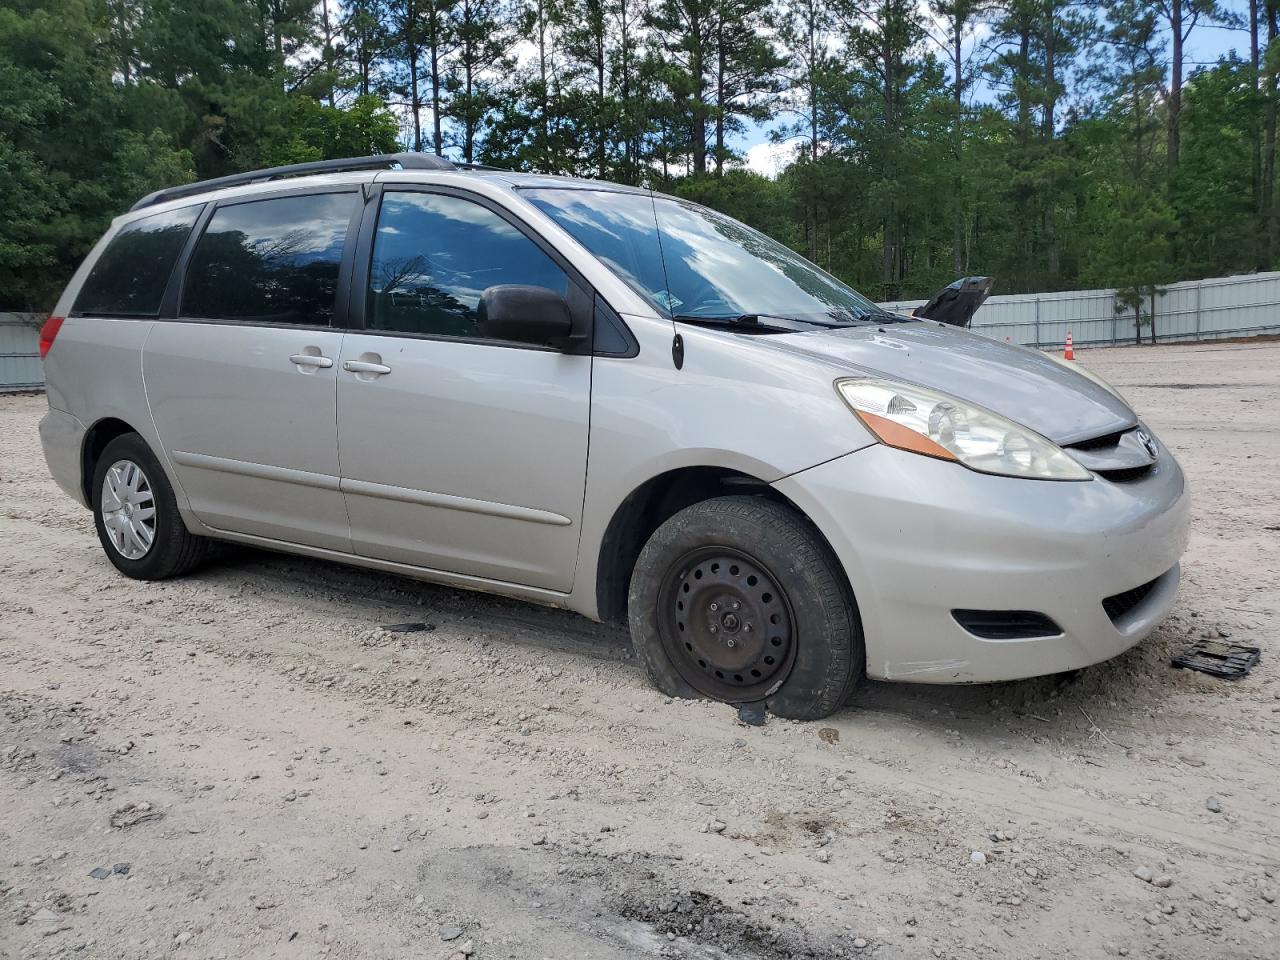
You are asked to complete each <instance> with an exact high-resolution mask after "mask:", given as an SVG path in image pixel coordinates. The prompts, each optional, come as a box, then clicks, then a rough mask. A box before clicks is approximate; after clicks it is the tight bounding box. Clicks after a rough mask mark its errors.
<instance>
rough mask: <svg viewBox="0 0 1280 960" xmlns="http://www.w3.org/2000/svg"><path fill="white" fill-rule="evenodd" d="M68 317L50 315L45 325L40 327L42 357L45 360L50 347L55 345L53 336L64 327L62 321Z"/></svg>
mask: <svg viewBox="0 0 1280 960" xmlns="http://www.w3.org/2000/svg"><path fill="white" fill-rule="evenodd" d="M65 319H66V317H50V318H49V319H48V320H46V321H45V322H44V326H43V327H41V328H40V359H41V360H43V359H44V358H45V357H46V356H48V354H49V348H50V347H52V346H53V338H54V337H56V336H57V335H58V331H59V330H61V329H62V321H63V320H65Z"/></svg>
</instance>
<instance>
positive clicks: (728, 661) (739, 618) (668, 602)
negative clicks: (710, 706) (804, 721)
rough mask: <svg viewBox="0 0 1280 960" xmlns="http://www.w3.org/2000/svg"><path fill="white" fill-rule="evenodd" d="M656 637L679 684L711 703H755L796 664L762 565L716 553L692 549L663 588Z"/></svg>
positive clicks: (781, 605) (778, 592)
mask: <svg viewBox="0 0 1280 960" xmlns="http://www.w3.org/2000/svg"><path fill="white" fill-rule="evenodd" d="M658 603H659V608H660V611H661V613H660V615H659V616H660V619H659V632H660V634H661V637H662V643H663V646H664V647H665V649H666V651H667V655H668V656H669V657H670V658H671V662H672V665H673V666H675V668H676V669H677V671H678V672H679V673H680V675H681V677H683V678H684V679H685V681H686V682H687V683H688V684H689V685H690V686H691V687H693V688H694V689H696V690H698V691H699V692H700V693H702V694H703V695H705V696H708V697H711V698H713V699H716V700H726V701H739V702H747V701H754V700H761V699H764V697H765V696H766V695H767V694H768V693H770V692H771V691H772V690H773V689H774V688H775V687H776V686H777V685H778V684H779V683H780V682H781V681H782V680H783V679H784V678H785V677H786V675H787V672H788V671H789V670H790V669H791V665H792V663H793V662H794V660H795V644H794V643H793V642H792V641H793V636H792V620H793V618H792V615H791V607H790V603H789V602H788V600H787V597H786V594H785V593H784V592H783V591H782V589H781V588H780V587H779V586H778V584H777V582H776V581H775V579H774V577H773V576H772V575H771V574H770V573H769V572H768V570H767V569H766V568H765V566H764V565H763V564H761V563H760V562H759V561H757V560H755V559H753V558H752V557H749V556H748V555H747V554H745V553H742V552H739V551H737V550H731V549H727V548H723V547H712V548H709V549H708V548H704V549H700V550H694V551H692V552H691V553H689V554H686V555H685V556H684V557H682V558H680V560H679V561H678V562H677V563H675V564H674V565H672V567H671V568H670V569H669V571H668V574H667V576H666V578H665V580H664V582H663V586H662V591H661V595H660V599H659V601H658Z"/></svg>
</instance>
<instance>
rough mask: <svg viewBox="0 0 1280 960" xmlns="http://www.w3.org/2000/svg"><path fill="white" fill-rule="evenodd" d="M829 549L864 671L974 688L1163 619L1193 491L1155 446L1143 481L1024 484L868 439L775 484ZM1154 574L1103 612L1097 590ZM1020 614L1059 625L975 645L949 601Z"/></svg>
mask: <svg viewBox="0 0 1280 960" xmlns="http://www.w3.org/2000/svg"><path fill="white" fill-rule="evenodd" d="M774 486H775V487H776V488H777V489H778V490H779V492H781V493H783V494H784V495H786V496H787V497H789V498H790V499H791V500H792V501H793V502H794V503H796V505H797V506H799V507H800V508H801V509H802V510H804V511H805V512H806V513H807V514H808V516H809V517H810V518H811V519H812V520H813V521H814V523H816V524H817V525H818V528H819V529H820V530H821V531H822V533H823V534H824V535H825V536H826V538H827V540H828V541H829V542H830V544H831V546H832V548H833V549H834V550H835V552H836V554H837V556H838V557H839V559H840V561H841V563H842V564H843V565H844V568H845V572H846V573H847V575H848V577H849V582H850V584H851V585H852V587H853V591H854V595H855V597H856V599H857V602H858V610H859V614H860V616H861V619H862V626H863V632H864V635H865V639H866V653H867V674H868V675H869V676H871V677H877V678H881V679H885V680H908V681H915V682H921V683H981V682H987V681H993V680H1013V679H1018V678H1021V677H1033V676H1040V675H1042V674H1049V673H1059V672H1061V671H1064V670H1074V669H1077V668H1079V667H1084V666H1088V665H1090V664H1093V663H1098V662H1100V661H1102V660H1106V659H1108V658H1110V657H1114V656H1115V655H1117V654H1119V653H1121V652H1123V651H1124V650H1127V649H1128V648H1129V647H1131V646H1133V645H1134V644H1136V643H1138V642H1139V641H1140V640H1142V639H1143V638H1144V637H1146V636H1147V635H1148V634H1149V633H1150V632H1151V631H1152V630H1153V629H1154V628H1155V627H1156V626H1157V625H1158V624H1159V623H1160V622H1161V621H1162V620H1163V619H1164V617H1165V616H1166V615H1167V614H1168V612H1169V609H1170V608H1171V607H1172V606H1173V601H1174V598H1175V596H1176V594H1177V587H1178V576H1179V571H1178V560H1179V558H1180V557H1181V556H1182V553H1183V551H1184V550H1185V549H1186V544H1187V532H1188V520H1189V514H1190V496H1189V493H1188V491H1187V487H1186V482H1185V480H1184V478H1183V476H1182V470H1181V469H1180V468H1179V467H1178V464H1177V462H1176V461H1175V460H1174V459H1173V457H1172V456H1171V455H1169V453H1168V451H1167V450H1166V451H1164V455H1163V456H1162V458H1161V460H1160V462H1159V463H1158V464H1157V465H1156V466H1155V467H1154V468H1153V469H1152V471H1151V472H1150V473H1149V474H1148V475H1147V476H1146V477H1144V478H1143V479H1141V480H1138V481H1135V482H1131V483H1112V482H1110V481H1107V480H1103V479H1099V478H1095V479H1094V480H1091V481H1088V482H1081V483H1069V482H1052V481H1038V480H1021V479H1013V478H1007V477H993V476H988V475H985V474H980V473H975V472H974V471H971V470H967V469H965V468H964V467H961V466H959V465H958V464H954V463H946V462H943V461H940V460H932V459H930V458H928V457H921V456H917V455H915V454H910V453H905V452H903V451H900V450H895V449H893V448H890V447H886V446H883V445H880V444H876V445H874V446H871V447H867V448H865V449H863V450H859V451H857V452H855V453H851V454H848V455H847V456H844V457H840V458H839V459H837V460H832V461H829V462H827V463H824V464H821V465H819V466H816V467H813V468H811V469H809V470H804V471H801V472H800V473H797V474H793V475H791V476H789V477H785V478H783V479H782V480H779V481H777V482H776V483H775V484H774ZM1152 581H1155V583H1154V585H1153V586H1152V588H1151V589H1150V591H1149V592H1147V594H1146V596H1145V597H1144V598H1143V599H1142V601H1141V602H1140V603H1138V604H1137V606H1135V607H1134V608H1133V609H1131V610H1129V611H1128V612H1127V613H1125V614H1124V615H1122V616H1119V617H1117V619H1116V620H1115V622H1113V621H1112V619H1111V618H1110V617H1109V616H1108V615H1107V612H1106V611H1105V610H1104V609H1103V605H1102V601H1103V598H1105V597H1110V596H1113V595H1115V594H1119V593H1122V592H1124V591H1126V590H1129V589H1131V588H1134V587H1137V586H1139V585H1142V584H1148V583H1151V582H1152ZM955 609H970V610H1031V611H1036V612H1039V613H1043V614H1045V615H1046V616H1048V617H1050V618H1052V619H1053V620H1054V621H1055V622H1056V623H1057V624H1058V625H1059V626H1060V627H1061V628H1062V633H1061V634H1059V635H1056V636H1051V637H1035V638H1031V639H1015V640H990V639H983V638H980V637H978V636H975V635H974V634H972V633H970V632H969V631H967V630H965V629H964V628H963V627H961V626H960V624H958V623H957V622H956V621H955V619H954V617H953V616H952V613H951V611H952V610H955Z"/></svg>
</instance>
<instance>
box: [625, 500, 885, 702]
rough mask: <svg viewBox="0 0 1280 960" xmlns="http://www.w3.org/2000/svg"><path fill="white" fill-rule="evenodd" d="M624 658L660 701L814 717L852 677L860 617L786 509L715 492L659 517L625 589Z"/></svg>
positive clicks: (812, 535)
mask: <svg viewBox="0 0 1280 960" xmlns="http://www.w3.org/2000/svg"><path fill="white" fill-rule="evenodd" d="M627 618H628V620H629V621H630V625H631V640H632V643H633V644H634V645H635V650H636V657H637V659H638V660H639V661H640V664H641V666H643V667H644V670H645V672H646V673H647V674H648V675H649V678H650V679H651V680H652V681H653V683H654V685H655V686H656V687H657V688H658V689H659V690H661V691H662V692H663V693H665V694H667V695H668V696H672V697H709V698H711V699H713V700H722V701H725V702H728V703H748V702H752V701H760V700H763V701H765V703H766V704H767V705H768V709H769V710H770V712H772V713H775V714H777V715H778V716H780V717H788V718H792V719H796V720H814V719H816V718H818V717H825V716H827V715H829V714H830V713H832V712H833V711H835V710H838V709H839V708H840V707H841V706H843V705H844V703H845V702H846V701H847V700H848V699H849V696H850V695H851V694H852V693H853V689H854V687H855V686H856V685H857V683H858V680H859V678H860V677H861V676H862V673H863V660H864V655H863V646H862V625H861V623H860V622H859V620H858V607H857V603H856V602H855V600H854V597H853V593H852V591H851V590H850V589H849V585H848V583H847V581H846V580H845V578H844V572H843V571H842V570H841V568H840V565H839V561H838V560H837V559H836V557H835V555H834V554H833V553H832V552H831V548H830V547H829V546H827V544H826V543H825V542H824V541H823V540H822V537H821V535H820V534H819V533H818V532H817V530H816V529H815V528H814V526H813V525H812V524H811V523H810V522H809V521H808V520H807V519H806V518H805V517H803V516H801V515H800V514H799V513H798V512H797V511H796V510H795V509H794V508H792V507H791V506H790V505H788V504H784V503H779V502H778V501H776V500H771V499H766V498H765V497H762V496H735V497H716V498H714V499H712V500H703V501H700V502H698V503H695V504H692V505H691V506H688V507H685V508H684V509H683V510H681V511H679V512H677V513H675V514H674V515H672V516H671V517H668V518H667V520H666V521H665V522H663V523H662V524H661V525H659V527H658V529H657V530H655V531H654V532H653V534H652V536H650V537H649V540H648V542H647V543H645V545H644V547H643V548H642V549H641V550H640V555H639V556H638V557H637V558H636V565H635V569H634V570H633V571H632V573H631V587H630V590H629V591H628V593H627Z"/></svg>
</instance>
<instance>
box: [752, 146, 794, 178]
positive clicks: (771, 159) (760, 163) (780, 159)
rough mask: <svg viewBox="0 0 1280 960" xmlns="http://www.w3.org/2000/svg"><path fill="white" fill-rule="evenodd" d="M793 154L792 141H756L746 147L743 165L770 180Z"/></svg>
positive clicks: (786, 163)
mask: <svg viewBox="0 0 1280 960" xmlns="http://www.w3.org/2000/svg"><path fill="white" fill-rule="evenodd" d="M795 156H796V145H795V144H794V143H757V144H756V145H755V146H754V147H748V148H747V152H746V163H745V164H744V166H745V167H746V168H747V169H748V170H752V171H754V172H756V173H758V174H761V175H762V176H766V177H768V178H769V179H771V180H772V179H774V178H775V177H777V176H778V174H780V173H781V172H782V170H783V168H784V167H786V166H787V165H788V164H789V163H791V161H792V160H794V159H795Z"/></svg>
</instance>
